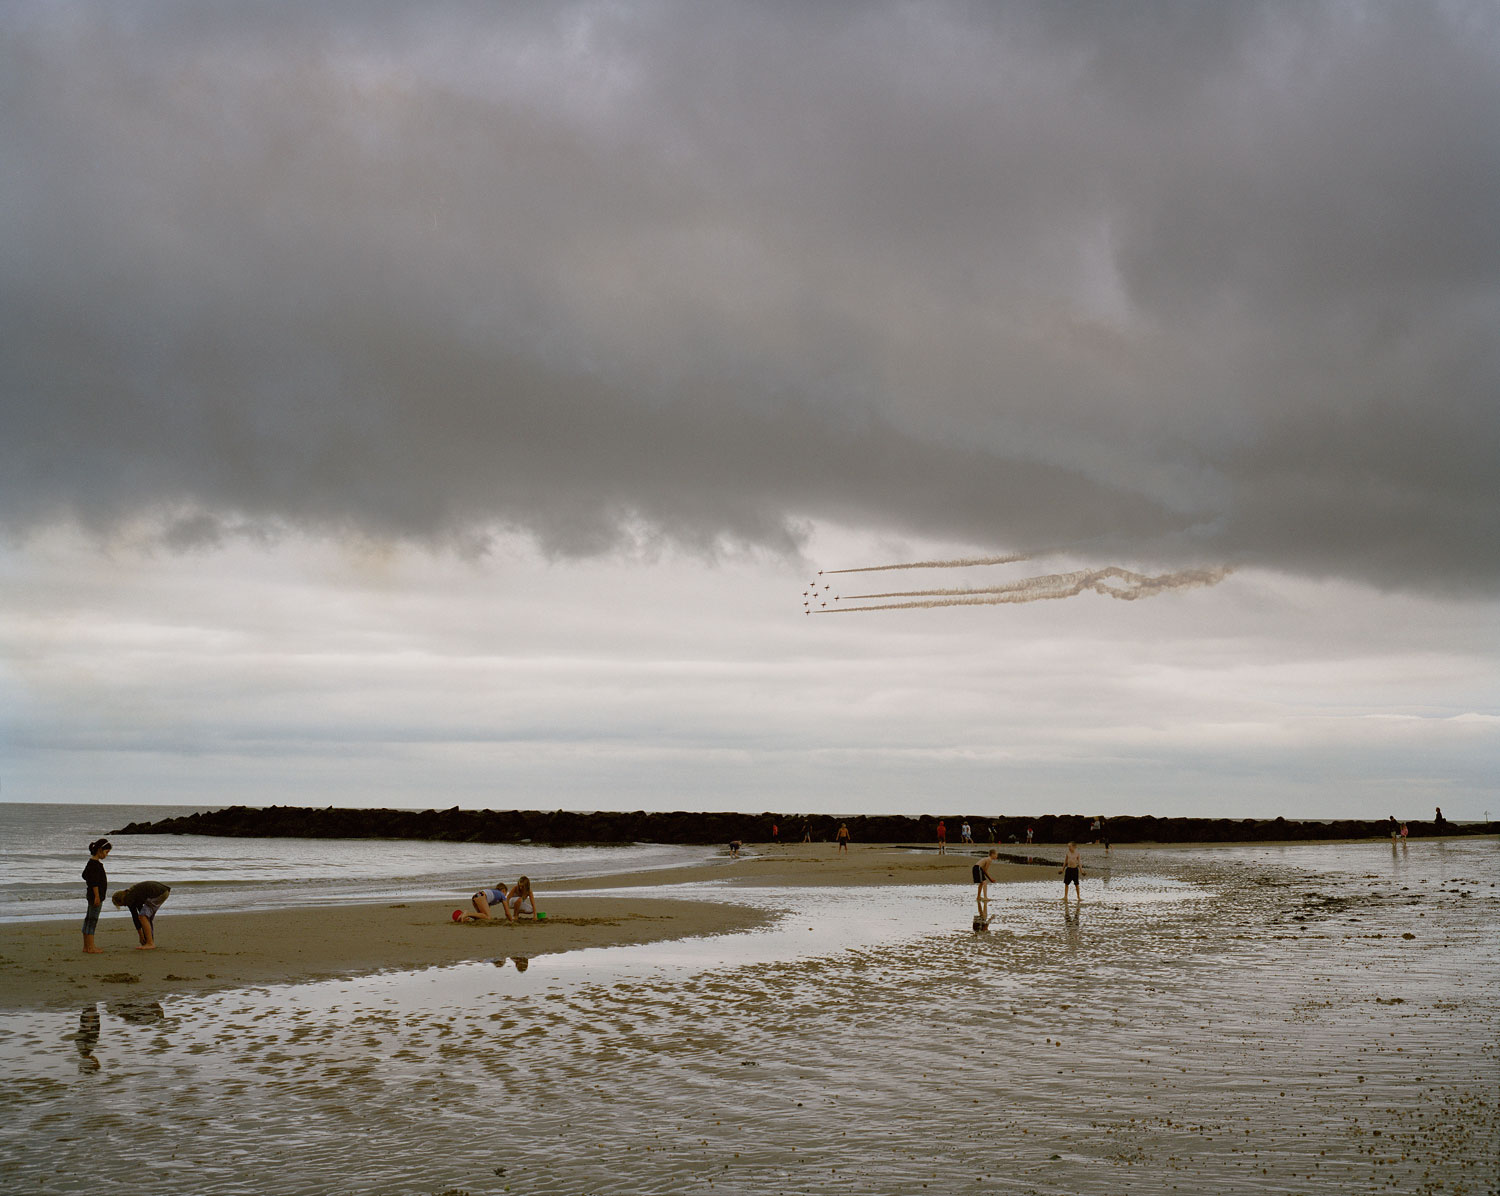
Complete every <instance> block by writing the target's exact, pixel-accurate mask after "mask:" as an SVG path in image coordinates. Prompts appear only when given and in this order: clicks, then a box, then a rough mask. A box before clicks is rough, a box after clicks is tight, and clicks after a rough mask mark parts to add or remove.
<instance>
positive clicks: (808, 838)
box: [802, 822, 812, 843]
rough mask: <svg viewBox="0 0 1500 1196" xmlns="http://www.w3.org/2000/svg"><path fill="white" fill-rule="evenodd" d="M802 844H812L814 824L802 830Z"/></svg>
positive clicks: (809, 824)
mask: <svg viewBox="0 0 1500 1196" xmlns="http://www.w3.org/2000/svg"><path fill="white" fill-rule="evenodd" d="M802 842H804V843H811V842H812V823H810V822H809V823H808V824H807V825H806V826H804V827H803V828H802Z"/></svg>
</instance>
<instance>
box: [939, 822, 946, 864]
mask: <svg viewBox="0 0 1500 1196" xmlns="http://www.w3.org/2000/svg"><path fill="white" fill-rule="evenodd" d="M947 854H948V825H947V823H945V822H944V821H943V820H942V819H941V818H939V819H938V855H947Z"/></svg>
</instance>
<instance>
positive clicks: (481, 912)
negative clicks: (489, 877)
mask: <svg viewBox="0 0 1500 1196" xmlns="http://www.w3.org/2000/svg"><path fill="white" fill-rule="evenodd" d="M505 893H506V887H505V882H504V881H501V880H497V881H496V882H495V887H494V888H493V889H480V890H479V891H478V892H476V893H475V894H474V896H472V897H470V898H469V902H470V904H472V905H473V906H474V913H472V914H469V915H467V916H465V917H462V918H460V919H458V920H459V921H461V922H475V921H479V922H492V921H494V919H495V915H494V914H493V913H491V912H490V911H491V910H494V909H496V908H498V909H499V910H500V913H501V915H502V916H503V917H504V918H505V920H506V921H507V922H508V921H510V911H509V910H508V909H506V908H505Z"/></svg>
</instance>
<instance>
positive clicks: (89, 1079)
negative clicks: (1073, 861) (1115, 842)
mask: <svg viewBox="0 0 1500 1196" xmlns="http://www.w3.org/2000/svg"><path fill="white" fill-rule="evenodd" d="M1094 862H1096V861H1089V860H1086V864H1088V863H1094ZM1097 863H1099V864H1101V865H1102V863H1103V861H1102V859H1101V860H1098V861H1097ZM1497 864H1500V846H1497V844H1496V843H1495V842H1494V841H1493V840H1489V841H1477V842H1476V841H1468V842H1463V843H1450V844H1423V845H1421V846H1420V847H1419V848H1417V847H1414V848H1412V849H1411V850H1410V851H1409V852H1405V853H1403V852H1396V853H1392V852H1391V851H1390V850H1389V849H1388V848H1385V847H1384V846H1382V845H1370V844H1359V845H1345V846H1308V847H1293V848H1264V847H1256V848H1245V849H1222V848H1221V849H1212V850H1206V851H1125V850H1119V851H1116V852H1115V853H1114V858H1113V859H1112V860H1110V861H1109V865H1108V867H1109V873H1108V877H1107V879H1106V880H1104V881H1103V882H1101V881H1100V880H1098V879H1094V878H1092V877H1090V878H1088V879H1086V880H1085V883H1084V901H1083V902H1082V904H1081V906H1079V905H1076V904H1070V905H1069V906H1067V907H1065V906H1064V903H1063V902H1062V901H1061V900H1059V898H1058V893H1057V888H1056V886H1055V885H1054V884H1051V883H1049V884H1046V885H1016V886H997V887H996V888H995V890H994V896H993V898H992V902H991V916H992V930H991V932H990V933H989V934H985V935H975V934H974V933H972V931H971V929H970V926H969V921H970V914H971V910H972V890H971V889H969V888H968V887H967V886H962V887H960V886H955V887H953V888H946V887H944V888H924V889H906V888H894V887H893V888H889V889H873V890H872V889H857V890H853V889H851V890H840V889H810V890H802V891H796V892H791V893H788V892H786V891H774V892H772V891H761V892H756V891H751V892H748V893H747V892H745V891H743V890H742V891H738V892H733V893H730V892H728V891H727V890H723V889H716V888H714V887H712V886H700V887H699V889H698V890H696V891H698V892H700V893H706V894H709V895H713V894H715V893H718V894H720V895H725V896H732V897H733V898H734V899H736V900H747V899H748V900H752V901H755V902H757V903H763V904H766V905H768V906H770V907H772V908H775V909H782V910H787V911H788V912H787V913H786V914H785V916H784V917H783V918H781V919H780V921H779V922H778V923H777V924H776V925H775V926H773V927H772V928H771V929H769V930H765V931H758V932H752V933H749V934H741V935H733V936H726V937H722V938H714V939H704V940H698V941H690V942H685V943H678V944H669V945H666V946H660V945H658V946H647V947H639V948H623V949H615V950H598V951H583V952H576V953H570V954H567V955H561V956H556V957H545V956H544V957H538V958H537V959H535V960H532V961H529V966H527V968H526V970H525V971H520V970H518V968H517V966H516V961H514V960H504V959H500V960H496V961H492V962H491V963H486V964H470V965H464V966H461V967H456V968H449V969H442V970H434V971H428V972H422V973H416V974H407V975H394V976H384V977H374V978H368V979H364V980H359V981H354V982H338V983H325V984H314V985H301V986H290V987H275V988H269V989H262V990H256V991H252V992H237V993H225V994H219V995H217V996H213V997H208V998H199V999H194V1000H180V1001H176V1000H174V1001H172V1002H168V1003H166V1004H164V1005H153V1004H149V1003H146V1004H143V1003H134V1004H132V1003H131V1002H130V1000H129V998H128V996H122V998H121V999H120V1000H119V1001H115V1002H108V1003H101V1004H99V1005H97V1006H90V1007H89V1008H88V1009H86V1010H83V1011H81V1012H80V1013H74V1014H69V1015H66V1016H60V1015H42V1014H31V1015H16V1016H12V1017H6V1018H3V1019H0V1065H3V1074H4V1076H5V1079H4V1080H3V1082H0V1107H3V1108H4V1109H5V1110H6V1116H5V1117H4V1118H0V1181H3V1186H5V1187H6V1188H8V1189H10V1190H24V1191H35V1192H68V1193H72V1192H81V1191H83V1190H84V1189H85V1188H93V1187H98V1188H111V1187H112V1188H115V1189H118V1190H126V1191H136V1190H163V1191H188V1190H192V1191H197V1192H211V1193H232V1194H239V1193H251V1192H288V1193H291V1192H298V1193H301V1192H306V1193H329V1192H350V1193H353V1192H373V1193H440V1192H444V1191H448V1190H462V1191H467V1192H469V1193H473V1194H474V1196H479V1194H480V1193H492V1192H505V1191H512V1192H518V1193H519V1192H528V1193H540V1192H557V1193H638V1192H643V1191H651V1192H664V1193H675V1192H705V1191H710V1190H723V1191H736V1192H752V1193H761V1192H765V1193H772V1192H809V1193H811V1192H844V1191H859V1192H876V1193H909V1192H919V1191H921V1190H922V1189H923V1188H924V1187H926V1188H927V1189H928V1190H931V1191H934V1192H939V1191H940V1192H954V1191H982V1190H998V1191H1006V1192H1037V1193H1061V1192H1119V1191H1132V1190H1139V1191H1143V1192H1162V1191H1171V1190H1173V1189H1174V1188H1176V1189H1180V1190H1182V1191H1188V1190H1191V1189H1194V1188H1196V1189H1198V1190H1200V1191H1212V1192H1221V1191H1236V1192H1268V1193H1269V1192H1275V1193H1283V1192H1287V1193H1290V1192H1318V1191H1324V1192H1341V1193H1342V1192H1356V1191H1357V1192H1364V1191H1377V1190H1382V1189H1386V1190H1395V1191H1401V1192H1493V1191H1495V1190H1496V1188H1497V1185H1500V1163H1497V1158H1500V1108H1497V1091H1500V1060H1497V1043H1500V1036H1497V1033H1496V1031H1497V1029H1500V983H1497V981H1500V918H1497V914H1500V888H1497V887H1496V884H1497V881H1500V868H1497ZM1406 935H1411V936H1414V937H1411V938H1407V937H1404V936H1406Z"/></svg>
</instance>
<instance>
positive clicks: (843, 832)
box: [835, 822, 849, 855]
mask: <svg viewBox="0 0 1500 1196" xmlns="http://www.w3.org/2000/svg"><path fill="white" fill-rule="evenodd" d="M835 839H836V841H837V842H838V845H839V854H840V855H844V854H846V853H847V852H848V850H849V824H848V823H846V822H841V823H839V833H838V834H837V835H836V836H835Z"/></svg>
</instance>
